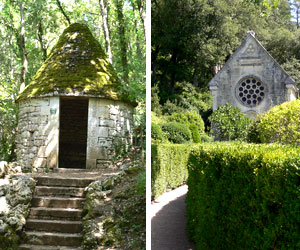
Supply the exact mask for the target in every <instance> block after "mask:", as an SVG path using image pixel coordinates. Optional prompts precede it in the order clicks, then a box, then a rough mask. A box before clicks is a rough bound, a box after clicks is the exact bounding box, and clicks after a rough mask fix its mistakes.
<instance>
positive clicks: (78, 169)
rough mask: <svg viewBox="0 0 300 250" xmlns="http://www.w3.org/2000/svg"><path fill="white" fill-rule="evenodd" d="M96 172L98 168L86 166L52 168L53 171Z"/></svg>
mask: <svg viewBox="0 0 300 250" xmlns="http://www.w3.org/2000/svg"><path fill="white" fill-rule="evenodd" d="M95 172H96V173H97V172H99V169H86V168H54V169H53V173H95Z"/></svg>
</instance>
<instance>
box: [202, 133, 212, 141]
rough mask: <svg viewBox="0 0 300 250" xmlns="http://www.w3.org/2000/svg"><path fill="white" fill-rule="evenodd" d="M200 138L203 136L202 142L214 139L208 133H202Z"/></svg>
mask: <svg viewBox="0 0 300 250" xmlns="http://www.w3.org/2000/svg"><path fill="white" fill-rule="evenodd" d="M200 138H201V142H213V141H214V138H213V137H212V136H209V135H207V134H203V135H200Z"/></svg>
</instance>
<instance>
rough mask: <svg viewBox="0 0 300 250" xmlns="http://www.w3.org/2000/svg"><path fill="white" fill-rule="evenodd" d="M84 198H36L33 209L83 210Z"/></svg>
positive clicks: (34, 198) (32, 202)
mask: <svg viewBox="0 0 300 250" xmlns="http://www.w3.org/2000/svg"><path fill="white" fill-rule="evenodd" d="M84 200H85V199H84V198H65V197H47V196H34V197H33V199H32V201H31V205H32V207H55V208H81V207H82V206H83V202H84Z"/></svg>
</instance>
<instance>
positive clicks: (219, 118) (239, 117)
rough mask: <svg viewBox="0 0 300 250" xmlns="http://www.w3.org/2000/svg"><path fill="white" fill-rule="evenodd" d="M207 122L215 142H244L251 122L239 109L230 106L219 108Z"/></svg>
mask: <svg viewBox="0 0 300 250" xmlns="http://www.w3.org/2000/svg"><path fill="white" fill-rule="evenodd" d="M209 120H210V121H211V123H212V128H213V131H214V135H215V138H216V140H220V141H226V140H245V139H246V136H247V132H248V128H249V125H250V121H251V120H250V118H248V117H246V116H245V115H244V114H243V113H242V112H241V110H240V109H239V108H236V107H233V106H232V105H231V104H225V105H223V106H219V107H218V109H217V110H216V111H215V112H213V114H212V115H211V116H210V117H209Z"/></svg>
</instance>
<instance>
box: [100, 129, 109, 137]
mask: <svg viewBox="0 0 300 250" xmlns="http://www.w3.org/2000/svg"><path fill="white" fill-rule="evenodd" d="M108 131H109V128H107V127H99V128H98V129H97V135H98V137H108Z"/></svg>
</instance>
